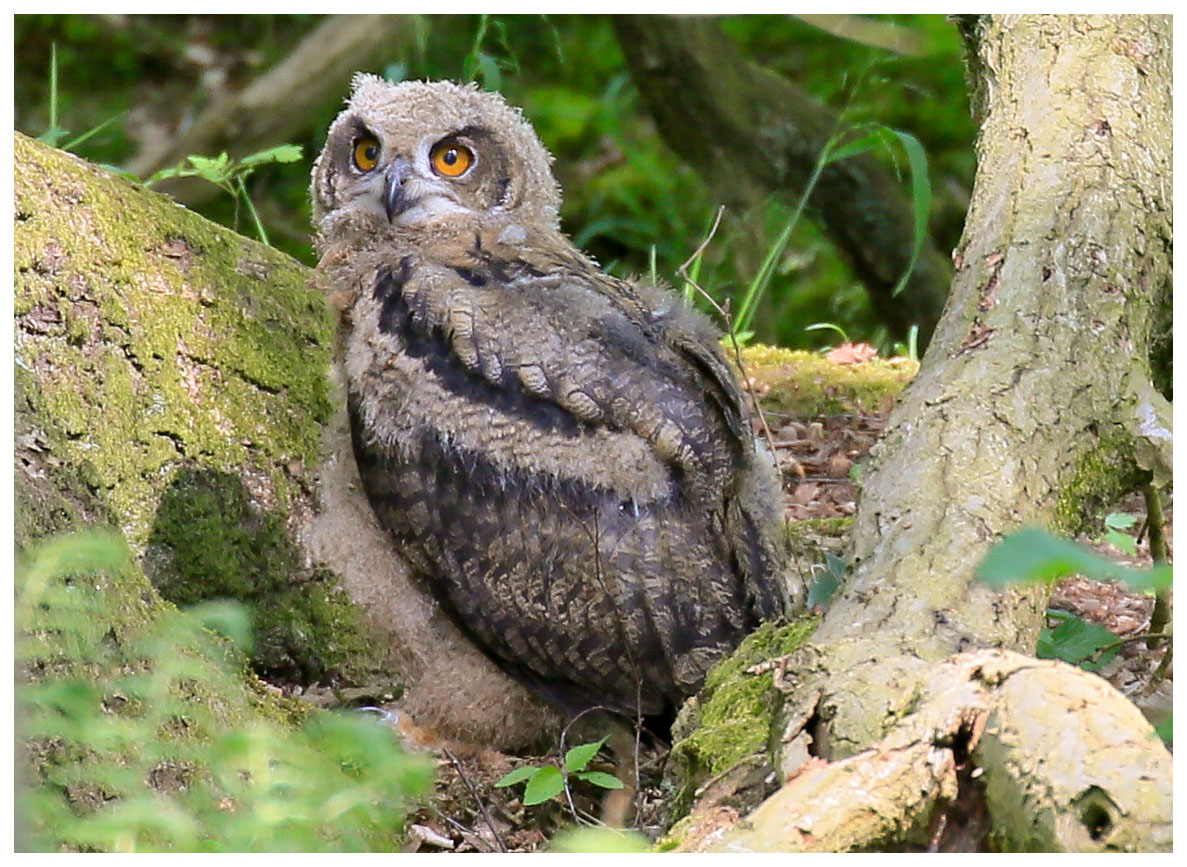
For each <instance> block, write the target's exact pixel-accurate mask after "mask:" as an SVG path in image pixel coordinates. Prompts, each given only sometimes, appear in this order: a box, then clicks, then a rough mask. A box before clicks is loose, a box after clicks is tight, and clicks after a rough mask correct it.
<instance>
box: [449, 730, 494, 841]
mask: <svg viewBox="0 0 1187 867" xmlns="http://www.w3.org/2000/svg"><path fill="white" fill-rule="evenodd" d="M441 752H443V753H445V756H446V758H448V759H449V761H450V762H451V763H452V764H453V769H454V770H455V771H457V775H458V776H459V777H461V778H462V782H463V783H465V784H466V788H467V789H469V790H470V794H471V795H473V796H474V800H475V801H476V802H477V803H478V810H479V811H480V812H481V813H482V818H483V820H484V821H485V822H486V826H487V827H488V828H490V832H491V833H492V834H494V835H495V842H496V843H497V844H498V846H499V851H500V852H506V851H507V844H506V843H504V842H503V837H502V835H500V834H499V829H498V828H496V827H495V823H494V821H492V820H491V817H490V813H488V812H487V810H486V804H485V803H483V801H482V798H480V797H479V796H478V790H477V789H475V788H474V784H473V783H471V782H470V778H469V777H468V776H466V772H465V770H463V768H462V763H461V762H459V761H458V760H457V756H455V755H454V754H453V753H451V752H450V751H449V748H448V747H442V748H441Z"/></svg>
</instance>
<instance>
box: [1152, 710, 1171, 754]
mask: <svg viewBox="0 0 1187 867" xmlns="http://www.w3.org/2000/svg"><path fill="white" fill-rule="evenodd" d="M1154 731H1156V732H1158V736H1159V737H1160V738H1162V742H1163V743H1164V744H1166V745H1167V746H1168V747H1171V746H1174V743H1175V725H1174V716H1173V715H1172V716H1168V717H1167V718H1166V719H1164V720H1163V721H1162V722H1161V723H1159V724H1158V725H1157V726H1156V727H1155V728H1154Z"/></svg>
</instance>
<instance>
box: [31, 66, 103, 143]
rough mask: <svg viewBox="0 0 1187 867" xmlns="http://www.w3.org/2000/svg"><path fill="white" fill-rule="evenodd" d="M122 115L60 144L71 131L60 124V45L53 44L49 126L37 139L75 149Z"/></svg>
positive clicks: (50, 71)
mask: <svg viewBox="0 0 1187 867" xmlns="http://www.w3.org/2000/svg"><path fill="white" fill-rule="evenodd" d="M121 117H123V112H120V113H119V114H116V115H113V116H111V117H109V118H108V119H107V120H105V121H103V123H101V124H99V125H97V126H94V127H92V128H91V129H89V130H87V131H86V132H84V133H83V134H82V135H79V136H76V137H75V138H72V139H70V141H68V142H66V143H65V144H60V142H61V141H62V139H64V138H65V137H66V136H68V135H70V131H69V130H67V129H63V128H62V127H60V126H58V46H57V44H56V43H55V44H53V45H51V46H50V55H49V126H48V127H46V130H45V132H43V133H42V134H41V135H39V136H37V140H38V141H39V142H44V143H45V144H47V145H49V146H50V147H54V148H56V147H60V148H61V149H62V150H64V151H69V150H74V148H76V147H78V146H79V145H80V144H82V143H83V142H85V141H86V140H87V139H89V138H90V137H91V136H93V135H95V134H96V133H99V132H102V131H103V130H105V129H106V128H107V127H109V126H111V124H113V123H115V122H116V121H117V120H119V119H120V118H121Z"/></svg>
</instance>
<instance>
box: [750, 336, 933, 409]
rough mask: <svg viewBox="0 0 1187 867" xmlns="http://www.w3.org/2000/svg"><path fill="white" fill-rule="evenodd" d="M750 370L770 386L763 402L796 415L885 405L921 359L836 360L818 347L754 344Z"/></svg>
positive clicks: (762, 385)
mask: <svg viewBox="0 0 1187 867" xmlns="http://www.w3.org/2000/svg"><path fill="white" fill-rule="evenodd" d="M742 361H743V364H744V365H745V367H746V374H747V376H749V377H750V378H751V379H752V380H754V382H755V383H756V385H757V386H759V387H760V389H761V388H769V391H768V392H767V393H766V394H765V395H764V397H763V406H764V408H769V409H772V410H775V411H778V412H785V413H788V414H790V415H796V416H815V415H833V414H836V413H842V412H875V411H879V410H882V409H883V408H884V407H885V405H886V403H887V402H888V401H889V400H891V399H893V398H894V397H895V396H896V395H898V393H899V392H900V391H902V389H903V386H905V385H906V384H907V383H908V382H910V380H911V377H913V376H914V375H915V373H916V372H917V371H918V370H919V364H918V362H915V361H910V360H908V359H894V360H891V361H882V360H880V359H875V360H873V361H868V362H864V363H862V364H836V363H835V362H832V361H829V360H828V359H827V358H825V357H824V356H823V355H821V354H820V353H818V352H805V351H803V350H792V349H780V348H778V347H774V346H762V345H756V346H751V347H748V348H746V349H744V350H743V351H742Z"/></svg>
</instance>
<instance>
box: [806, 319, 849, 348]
mask: <svg viewBox="0 0 1187 867" xmlns="http://www.w3.org/2000/svg"><path fill="white" fill-rule="evenodd" d="M804 330H805V331H835V332H836V333H837V335H838V336H839V337H840V338H841V342H842V343H849V342H850V340H849V335H848V334H846V333H845V329H844V328H842V327H841V326H840V325H836V324H834V323H832V322H814V323H812V324H811V325H805V326H804Z"/></svg>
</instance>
